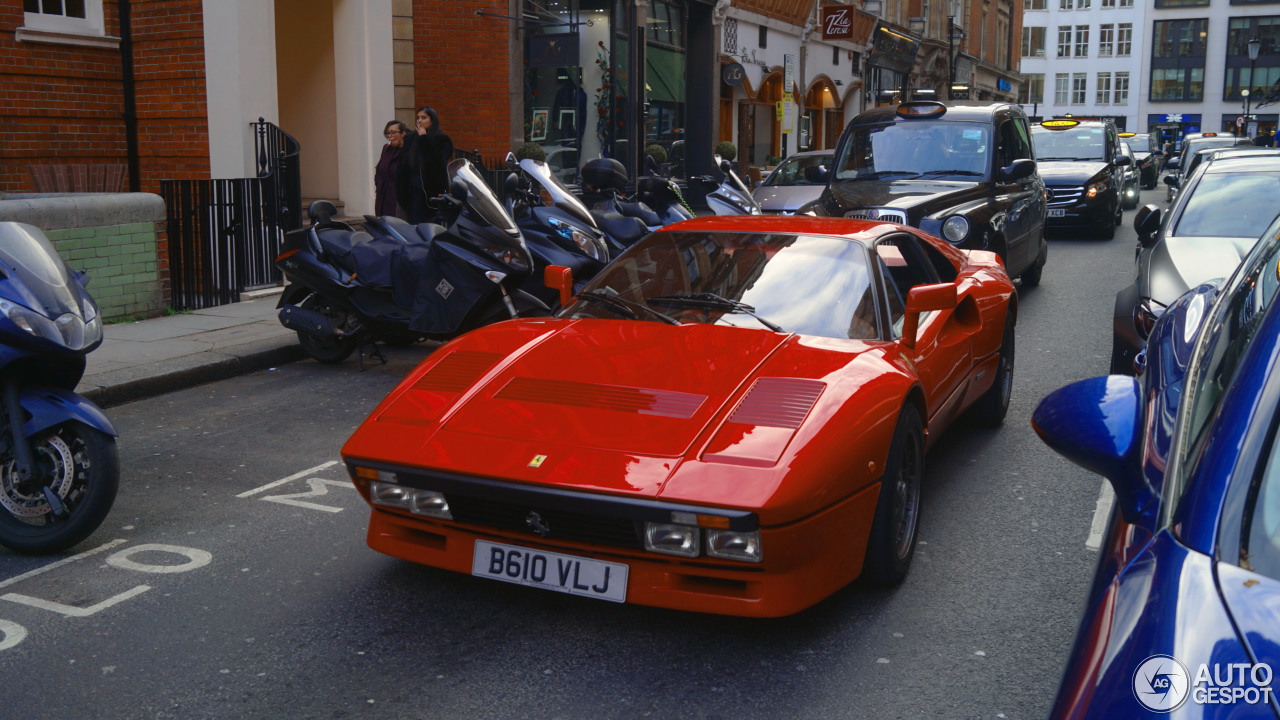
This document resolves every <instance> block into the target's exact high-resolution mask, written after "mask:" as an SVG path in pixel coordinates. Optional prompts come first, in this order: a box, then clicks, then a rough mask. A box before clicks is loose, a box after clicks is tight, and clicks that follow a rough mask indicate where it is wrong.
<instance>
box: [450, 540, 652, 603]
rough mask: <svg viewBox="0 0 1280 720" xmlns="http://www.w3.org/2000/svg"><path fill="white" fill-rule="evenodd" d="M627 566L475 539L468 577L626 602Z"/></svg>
mask: <svg viewBox="0 0 1280 720" xmlns="http://www.w3.org/2000/svg"><path fill="white" fill-rule="evenodd" d="M627 569H628V568H627V566H626V565H623V564H622V563H611V562H605V561H603V560H593V559H592V558H584V557H577V556H574V555H561V554H560V553H553V552H547V551H545V550H530V549H529V548H522V547H516V546H514V545H501V544H499V543H492V542H488V541H487V540H477V541H476V546H475V554H474V555H472V557H471V574H472V575H475V576H476V577H486V578H491V579H493V580H501V581H503V582H509V583H515V584H516V585H529V586H531V587H537V588H542V589H543V590H554V591H556V592H562V593H569V594H570V595H582V596H584V597H592V598H599V599H601V600H608V601H610V602H618V603H620V602H626V600H627Z"/></svg>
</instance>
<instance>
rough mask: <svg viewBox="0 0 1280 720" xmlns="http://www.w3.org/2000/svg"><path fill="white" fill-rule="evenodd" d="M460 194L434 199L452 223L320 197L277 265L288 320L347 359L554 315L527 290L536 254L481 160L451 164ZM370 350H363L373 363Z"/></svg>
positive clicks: (312, 348) (328, 354) (308, 341)
mask: <svg viewBox="0 0 1280 720" xmlns="http://www.w3.org/2000/svg"><path fill="white" fill-rule="evenodd" d="M449 174H450V176H451V177H452V180H451V182H450V194H449V195H444V196H441V197H439V198H435V199H432V200H431V202H430V204H431V206H432V209H433V210H434V211H435V212H436V213H437V217H439V218H440V219H442V220H444V221H445V222H447V223H448V226H447V227H446V226H444V225H441V224H436V223H423V224H420V225H416V226H414V225H410V224H409V223H406V222H404V221H403V220H400V219H398V218H394V217H384V218H380V219H378V222H377V223H374V224H372V225H371V226H370V229H372V230H374V231H375V232H377V233H378V234H377V235H376V236H375V235H373V234H372V233H370V232H366V231H356V230H355V229H354V228H352V227H351V226H350V225H347V224H346V223H341V222H334V221H333V220H332V216H333V215H334V214H335V213H336V210H335V208H334V206H333V204H332V203H330V202H328V201H317V202H314V203H312V204H311V207H310V209H309V210H308V214H309V215H310V216H311V220H312V224H311V227H309V228H307V229H304V230H296V231H293V232H290V233H288V234H286V235H285V239H284V244H283V246H282V249H281V253H280V255H279V257H277V258H276V266H277V267H279V268H280V270H281V271H282V272H283V273H284V275H285V279H286V280H288V281H289V285H288V286H287V287H285V290H284V292H283V293H282V295H281V297H280V302H279V303H278V304H277V307H279V308H280V313H279V318H280V323H281V324H282V325H284V326H285V327H287V328H289V329H290V330H294V331H296V332H297V333H298V342H299V344H301V345H302V349H303V350H304V351H305V352H306V353H307V355H309V356H311V357H312V358H314V359H315V360H317V361H319V362H322V363H339V362H342V361H343V360H345V359H346V358H347V357H348V356H350V355H351V353H352V352H354V351H355V350H356V348H358V347H361V348H363V347H366V346H372V351H371V354H372V355H373V356H375V357H381V355H380V353H379V352H378V351H377V347H376V346H374V343H375V342H377V341H382V342H385V343H389V344H393V345H403V344H408V343H412V342H414V341H417V340H420V339H432V340H447V339H449V338H452V337H455V336H457V335H461V334H462V333H464V332H466V331H468V330H472V329H474V328H477V327H480V326H482V325H487V324H489V323H493V322H497V321H499V320H504V319H507V318H514V317H521V316H529V315H547V314H549V313H550V309H549V308H548V307H547V306H546V304H545V303H543V302H542V301H540V300H538V299H537V298H535V297H533V296H531V295H529V294H528V293H526V292H523V291H522V290H520V285H521V284H522V283H523V282H524V280H525V279H526V278H527V277H528V276H529V274H530V273H531V272H533V259H532V257H530V254H529V249H528V248H527V247H526V246H525V243H524V239H523V238H522V237H521V234H520V229H519V228H518V227H516V224H515V221H514V220H512V219H511V216H510V215H508V214H507V212H506V210H505V209H504V208H503V206H502V203H501V202H500V201H499V200H498V198H497V196H496V195H494V193H493V191H492V190H490V189H489V187H488V186H487V185H485V183H484V180H483V179H482V178H481V177H480V174H479V173H478V172H477V171H476V169H475V167H474V166H473V165H471V163H469V162H467V161H466V160H461V159H459V160H454V161H453V162H452V163H450V165H449ZM363 357H364V353H361V362H362V365H361V367H363Z"/></svg>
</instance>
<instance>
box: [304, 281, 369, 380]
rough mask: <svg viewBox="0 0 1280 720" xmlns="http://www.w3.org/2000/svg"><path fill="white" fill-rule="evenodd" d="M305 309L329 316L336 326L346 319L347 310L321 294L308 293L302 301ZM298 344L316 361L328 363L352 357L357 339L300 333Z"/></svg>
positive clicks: (331, 363)
mask: <svg viewBox="0 0 1280 720" xmlns="http://www.w3.org/2000/svg"><path fill="white" fill-rule="evenodd" d="M302 309H303V310H312V311H314V312H318V313H320V314H321V315H324V316H325V317H327V318H329V322H331V323H333V324H334V325H335V326H338V325H342V324H343V321H344V320H345V319H346V318H345V317H344V316H345V315H346V311H344V310H339V309H337V308H335V307H333V306H332V305H331V304H329V302H328V301H327V300H325V299H324V298H322V297H320V296H319V295H308V296H307V299H305V300H303V301H302ZM298 344H299V345H301V346H302V351H303V352H305V353H306V354H307V355H309V356H311V358H312V359H313V360H315V361H316V362H322V363H325V364H328V365H333V364H335V363H340V362H342V361H343V360H346V359H347V358H348V357H350V355H351V353H353V352H355V349H356V344H357V343H356V339H355V338H354V337H352V336H350V335H343V336H341V337H339V336H336V335H335V336H334V337H331V338H324V339H320V338H318V337H314V336H312V335H308V334H306V333H302V332H300V333H298Z"/></svg>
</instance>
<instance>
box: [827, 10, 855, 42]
mask: <svg viewBox="0 0 1280 720" xmlns="http://www.w3.org/2000/svg"><path fill="white" fill-rule="evenodd" d="M822 39H823V40H852V39H853V8H852V7H851V6H849V5H828V6H827V7H824V8H822Z"/></svg>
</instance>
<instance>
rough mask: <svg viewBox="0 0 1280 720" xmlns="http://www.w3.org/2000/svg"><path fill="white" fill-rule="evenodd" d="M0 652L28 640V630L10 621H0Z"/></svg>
mask: <svg viewBox="0 0 1280 720" xmlns="http://www.w3.org/2000/svg"><path fill="white" fill-rule="evenodd" d="M0 636H3V637H4V639H3V640H0V650H8V649H9V648H11V647H13V646H15V645H17V644H18V643H20V642H22V641H23V640H26V639H27V629H26V628H24V627H22V626H21V625H19V624H18V623H16V622H12V621H10V620H0Z"/></svg>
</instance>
